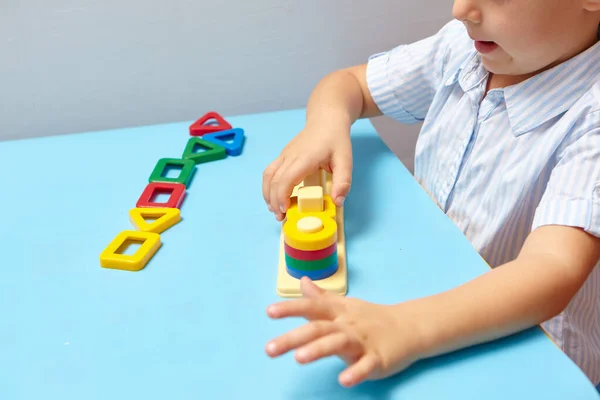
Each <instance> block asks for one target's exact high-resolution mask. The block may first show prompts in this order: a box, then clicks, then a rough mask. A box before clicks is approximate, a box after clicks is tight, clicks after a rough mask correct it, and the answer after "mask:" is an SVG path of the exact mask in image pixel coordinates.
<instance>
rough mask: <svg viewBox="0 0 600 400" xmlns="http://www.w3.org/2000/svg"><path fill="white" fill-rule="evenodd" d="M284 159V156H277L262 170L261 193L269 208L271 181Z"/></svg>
mask: <svg viewBox="0 0 600 400" xmlns="http://www.w3.org/2000/svg"><path fill="white" fill-rule="evenodd" d="M284 160H285V158H284V157H277V158H276V159H275V160H274V161H273V162H271V164H269V165H268V166H267V168H265V170H264V172H263V181H262V194H263V198H264V200H265V203H267V206H268V207H269V208H271V182H272V180H273V176H274V175H275V173H276V172H277V170H278V169H279V167H281V164H283V162H284ZM271 211H273V210H271Z"/></svg>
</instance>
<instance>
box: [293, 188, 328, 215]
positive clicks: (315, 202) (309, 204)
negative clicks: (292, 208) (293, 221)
mask: <svg viewBox="0 0 600 400" xmlns="http://www.w3.org/2000/svg"><path fill="white" fill-rule="evenodd" d="M298 211H300V213H309V212H321V211H323V187H322V186H302V187H301V188H300V189H298Z"/></svg>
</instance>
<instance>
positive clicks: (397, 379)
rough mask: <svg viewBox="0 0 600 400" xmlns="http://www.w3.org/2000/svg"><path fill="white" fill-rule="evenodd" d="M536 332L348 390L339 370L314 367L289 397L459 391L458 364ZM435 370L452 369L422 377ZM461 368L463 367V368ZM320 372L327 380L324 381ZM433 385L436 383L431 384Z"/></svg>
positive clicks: (330, 399) (334, 398)
mask: <svg viewBox="0 0 600 400" xmlns="http://www.w3.org/2000/svg"><path fill="white" fill-rule="evenodd" d="M539 333H540V332H539V330H538V328H531V329H529V330H527V331H525V332H522V333H520V334H517V335H513V336H510V337H507V338H504V339H500V340H497V341H495V342H492V343H486V344H482V345H477V346H473V347H470V348H467V349H464V350H460V351H456V352H453V353H450V354H446V355H442V356H438V357H434V358H431V359H428V360H425V361H421V362H419V363H416V364H414V365H412V366H411V367H409V368H408V369H406V370H404V371H402V372H400V373H398V374H396V375H394V376H392V377H389V378H386V379H381V380H377V381H368V382H364V383H362V384H360V385H358V386H356V387H354V388H350V389H347V388H344V387H342V386H341V385H340V384H339V383H338V381H337V376H338V374H339V373H340V372H341V371H342V370H341V369H335V368H330V369H329V370H323V369H320V370H318V369H316V370H315V371H314V372H313V371H311V373H310V374H307V375H306V376H305V377H303V379H299V380H298V387H297V389H296V390H295V393H294V396H292V397H291V399H293V400H301V399H327V400H338V399H339V400H342V399H343V400H352V399H361V400H364V399H377V400H401V399H411V398H415V396H414V395H415V392H418V393H419V396H417V398H419V399H421V398H423V399H425V398H430V397H427V395H430V396H435V395H440V394H443V393H444V391H445V390H449V391H450V392H452V393H457V392H460V386H461V385H469V384H468V378H466V377H464V376H462V375H461V374H460V371H458V370H457V368H460V366H459V364H462V363H470V362H475V359H477V358H486V357H489V356H490V355H492V354H493V353H497V352H501V351H504V350H506V349H508V348H511V347H514V346H523V345H524V344H525V343H526V342H528V341H535V340H537V338H538V335H539ZM472 368H473V367H472V366H471V367H470V368H469V370H472ZM334 369H335V370H334ZM438 369H447V370H450V369H452V372H448V373H447V374H445V375H443V376H441V375H439V374H438V373H435V374H434V375H435V376H438V377H440V376H441V378H442V379H440V380H439V381H436V380H434V379H433V378H432V379H426V380H425V378H424V377H423V374H428V373H433V372H434V371H435V370H438ZM465 371H467V370H466V369H465ZM313 374H314V375H313ZM324 375H325V376H326V377H327V378H329V379H327V380H325V379H324ZM463 378H464V379H463ZM490 379H495V380H496V382H500V381H499V380H501V379H502V377H500V376H495V377H494V376H490ZM418 380H422V382H419V383H417V382H416V381H418ZM315 382H319V384H314V383H315ZM461 382H462V383H461ZM498 384H500V383H498ZM409 385H410V386H412V387H410V388H409V389H406V392H404V391H403V386H409ZM416 385H418V386H416ZM436 385H438V386H437V387H435V386H436ZM403 392H404V393H403ZM431 398H440V397H431Z"/></svg>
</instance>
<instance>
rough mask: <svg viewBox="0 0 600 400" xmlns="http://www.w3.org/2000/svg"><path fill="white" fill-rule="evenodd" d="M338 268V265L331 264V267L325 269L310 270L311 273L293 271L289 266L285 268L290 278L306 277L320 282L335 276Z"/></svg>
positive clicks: (298, 270)
mask: <svg viewBox="0 0 600 400" xmlns="http://www.w3.org/2000/svg"><path fill="white" fill-rule="evenodd" d="M338 267H339V266H338V263H337V262H336V263H335V264H332V265H330V266H328V267H327V268H323V269H317V270H312V271H307V270H300V269H295V268H292V267H290V266H287V267H286V271H287V273H288V274H290V276H291V277H292V278H296V279H302V277H304V276H308V277H309V278H310V279H311V280H313V281H320V280H323V279H327V278H329V277H331V276H332V275H335V273H336V272H337V270H338Z"/></svg>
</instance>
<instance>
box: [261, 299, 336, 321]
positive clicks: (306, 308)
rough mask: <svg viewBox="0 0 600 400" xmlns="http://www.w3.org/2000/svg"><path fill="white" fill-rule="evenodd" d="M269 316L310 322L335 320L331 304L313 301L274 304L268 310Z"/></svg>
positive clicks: (290, 301)
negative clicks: (299, 318) (301, 319)
mask: <svg viewBox="0 0 600 400" xmlns="http://www.w3.org/2000/svg"><path fill="white" fill-rule="evenodd" d="M267 315H269V317H271V318H276V319H281V318H288V317H302V318H305V319H307V320H309V321H314V320H317V319H327V320H331V319H333V318H335V315H334V313H333V310H332V309H331V307H329V304H327V303H325V302H322V301H316V300H313V299H297V300H288V301H283V302H281V303H276V304H273V305H271V306H269V308H267Z"/></svg>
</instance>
